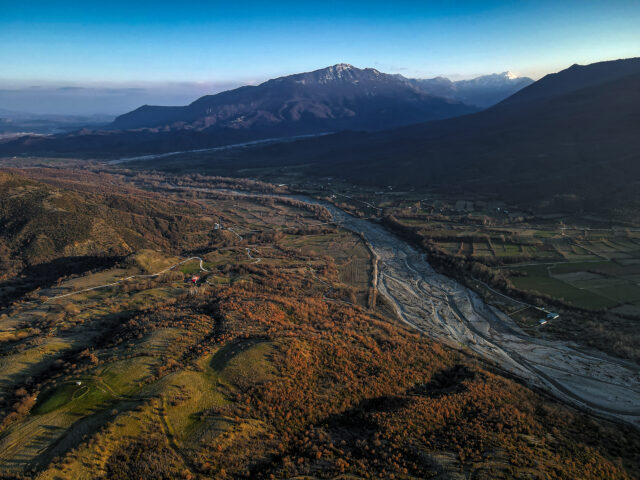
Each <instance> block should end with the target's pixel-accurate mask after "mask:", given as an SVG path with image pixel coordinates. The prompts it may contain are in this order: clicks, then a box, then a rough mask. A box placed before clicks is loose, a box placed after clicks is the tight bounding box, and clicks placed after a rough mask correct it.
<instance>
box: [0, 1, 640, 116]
mask: <svg viewBox="0 0 640 480" xmlns="http://www.w3.org/2000/svg"><path fill="white" fill-rule="evenodd" d="M638 25H640V0H638V1H634V0H627V1H616V0H608V1H598V0H580V1H570V0H567V1H564V0H558V1H545V0H539V1H527V0H523V1H486V2H464V1H459V2H454V1H403V0H396V1H390V0H387V1H384V2H382V1H377V0H371V1H368V2H361V1H348V0H343V1H333V0H325V1H322V2H304V1H298V2H282V1H277V0H276V1H272V2H268V1H264V2H255V1H242V0H236V1H234V2H227V1H224V2H223V1H208V2H201V1H184V0H183V1H181V2H167V1H161V0H158V1H144V2H136V1H133V0H131V1H120V0H113V1H109V2H106V1H105V2H97V1H96V2H87V1H82V2H79V1H55V0H51V1H47V2H44V1H43V2H35V1H28V0H22V1H7V0H0V65H2V73H0V88H4V89H5V90H6V89H14V90H15V89H20V88H24V87H31V86H39V87H42V86H43V85H45V86H47V87H50V86H52V85H53V86H56V85H57V86H69V85H72V86H85V87H90V88H94V87H95V88H103V87H108V88H110V89H112V88H130V87H131V86H136V87H139V88H146V89H151V90H153V89H156V90H157V92H156V93H158V95H164V96H165V97H166V100H168V101H171V98H173V97H171V96H172V95H174V96H175V101H176V102H180V101H182V98H183V96H184V97H185V98H186V97H187V96H188V95H190V92H192V93H193V94H194V95H195V94H196V93H197V92H198V91H200V90H206V91H219V90H221V89H225V88H229V87H230V86H234V85H240V84H245V83H256V82H259V81H262V80H265V79H267V78H272V77H274V76H279V75H286V74H290V73H295V72H300V71H308V70H313V69H316V68H322V67H324V66H327V65H332V64H335V63H340V62H345V63H351V64H353V65H356V66H359V67H367V66H371V67H375V68H378V69H379V70H382V71H385V72H390V73H401V74H403V75H406V76H411V77H422V78H425V77H433V76H436V75H446V76H449V77H452V78H467V77H472V76H477V75H481V74H485V73H493V72H501V71H505V70H512V71H515V72H518V73H520V74H524V75H529V76H532V77H534V78H538V77H540V76H542V75H544V74H545V73H548V72H552V71H557V70H560V69H562V68H565V67H567V66H569V65H571V64H573V63H591V62H594V61H598V60H605V59H612V58H621V57H631V56H638V55H640V33H638V32H639V31H640V28H639V27H638ZM151 90H150V91H151ZM156 90H154V91H156ZM172 92H173V93H172ZM176 92H181V93H176ZM176 95H177V96H176ZM181 95H182V96H181ZM195 96H197V95H195ZM3 98H4V97H2V95H1V94H0V108H1V107H4V108H7V106H6V105H3V104H2V101H3ZM5 103H6V102H5Z"/></svg>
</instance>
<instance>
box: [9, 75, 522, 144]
mask: <svg viewBox="0 0 640 480" xmlns="http://www.w3.org/2000/svg"><path fill="white" fill-rule="evenodd" d="M530 82H532V80H531V79H528V78H520V77H515V76H513V75H511V74H508V73H505V74H500V75H488V76H484V77H479V78H476V79H474V80H468V81H459V82H452V81H450V80H448V79H444V78H438V79H432V80H415V79H408V78H405V77H403V76H401V75H390V74H386V73H382V72H379V71H378V70H375V69H373V68H365V69H360V68H356V67H353V66H351V65H347V64H338V65H333V66H331V67H327V68H323V69H320V70H316V71H313V72H307V73H300V74H296V75H289V76H286V77H280V78H276V79H272V80H269V81H267V82H264V83H262V84H260V85H257V86H245V87H240V88H237V89H234V90H229V91H226V92H222V93H219V94H216V95H207V96H204V97H201V98H199V99H197V100H196V101H194V102H193V103H191V104H189V105H186V106H180V107H172V106H171V107H166V106H150V105H144V106H142V107H140V108H138V109H136V110H134V111H132V112H129V113H126V114H124V115H121V116H119V117H117V118H116V119H115V120H114V121H113V122H112V123H111V124H109V125H107V126H105V127H101V128H100V129H96V127H93V128H88V129H81V130H78V131H76V132H73V133H70V134H64V135H58V136H53V137H48V138H35V139H34V138H26V139H21V140H17V141H15V142H13V143H9V144H7V143H5V144H4V146H0V151H4V152H6V153H20V152H31V153H44V152H47V153H58V154H59V153H63V154H64V153H67V154H79V153H80V154H82V153H86V154H106V155H109V154H114V155H121V154H133V153H158V152H162V151H174V150H179V149H189V148H203V147H212V146H219V145H225V144H231V143H238V142H246V141H252V140H259V139H265V138H272V137H286V136H295V135H305V134H317V133H326V132H338V131H345V130H357V131H375V130H384V129H389V128H394V127H398V126H404V125H409V124H413V123H418V122H424V121H429V120H438V119H444V118H450V117H454V116H459V115H464V114H468V113H473V112H476V111H478V110H480V108H481V107H480V106H484V105H486V104H487V103H488V102H489V103H490V102H494V101H497V100H498V99H502V98H504V97H506V96H508V95H509V94H511V93H513V92H515V91H517V90H518V89H519V88H522V86H524V85H526V84H528V83H530ZM478 105H480V106H478Z"/></svg>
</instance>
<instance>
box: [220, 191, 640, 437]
mask: <svg viewBox="0 0 640 480" xmlns="http://www.w3.org/2000/svg"><path fill="white" fill-rule="evenodd" d="M226 192H227V193H229V192H230V191H229V190H226ZM238 193H239V194H241V195H244V196H269V195H263V194H253V195H252V194H247V192H238ZM292 197H293V198H295V199H297V200H302V201H305V202H308V203H315V204H320V205H323V206H324V207H325V208H327V209H328V210H329V211H330V212H331V213H332V215H333V217H334V221H335V223H337V224H339V225H341V226H343V227H344V228H346V229H348V230H351V231H353V232H356V233H361V234H362V235H363V236H364V238H365V239H366V241H367V242H368V243H369V244H370V245H371V249H372V250H373V251H374V252H375V254H376V255H377V257H378V282H377V283H378V289H379V291H380V293H381V294H383V295H385V297H387V298H388V299H389V300H390V301H391V303H392V307H393V309H394V310H395V311H396V313H397V314H398V316H399V317H400V318H401V319H402V320H403V321H404V322H405V323H407V324H408V325H410V326H411V327H413V328H415V329H416V330H419V331H420V332H422V333H424V334H426V335H427V336H429V337H431V338H434V339H436V340H438V341H440V342H443V343H445V344H448V345H450V346H453V347H455V348H460V346H461V345H463V346H465V347H466V348H468V349H469V350H471V351H473V352H474V353H476V354H477V355H479V356H481V357H483V358H485V359H487V360H489V361H491V362H493V363H495V364H497V365H498V366H500V367H501V368H503V369H505V370H507V371H509V372H511V373H513V374H515V375H517V376H519V377H521V378H523V379H525V380H526V381H528V382H529V383H531V384H532V385H534V386H536V387H539V388H542V389H544V390H546V391H548V392H550V393H552V394H553V395H555V396H556V397H557V398H559V399H560V400H563V401H565V402H567V403H570V404H573V405H574V406H577V407H579V408H581V409H584V410H587V411H590V412H591V413H594V414H596V415H600V416H606V417H609V418H614V419H616V420H620V421H624V422H626V423H630V424H633V425H635V426H638V427H640V366H638V365H637V364H634V363H632V362H629V361H625V360H622V359H617V358H614V357H611V356H608V355H606V354H604V353H601V352H598V351H595V350H593V351H592V350H589V349H587V348H585V347H581V346H578V345H575V344H573V343H569V342H564V341H555V340H544V339H539V338H534V337H531V336H529V335H527V334H526V333H525V332H524V331H522V330H521V329H520V328H519V327H518V326H517V325H516V324H515V322H514V321H513V320H512V319H511V318H509V317H508V316H507V315H505V314H504V313H502V312H500V311H498V310H497V309H495V308H494V307H491V306H489V305H487V304H485V303H484V302H483V301H482V300H481V298H480V297H479V296H478V295H477V294H476V293H475V292H473V291H471V290H469V289H468V288H466V287H464V286H463V285H461V284H459V283H458V282H456V281H455V280H453V279H451V278H449V277H446V276H445V275H442V274H439V273H437V272H435V270H433V268H432V267H431V266H430V265H429V263H428V262H427V260H426V256H425V255H424V254H423V253H420V252H418V251H417V250H416V249H414V248H413V247H412V246H410V245H409V244H408V243H406V242H405V241H404V240H402V239H400V238H399V237H397V236H396V235H394V234H393V233H391V232H389V231H387V230H385V229H384V228H383V227H381V226H380V225H378V224H375V223H373V222H371V221H369V220H366V219H361V218H356V217H353V216H351V215H349V214H347V213H346V212H344V211H342V210H340V209H339V208H336V207H335V206H334V205H332V204H330V203H327V202H323V201H318V200H315V199H312V198H309V197H306V196H292Z"/></svg>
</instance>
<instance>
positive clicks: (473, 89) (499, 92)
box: [407, 71, 533, 108]
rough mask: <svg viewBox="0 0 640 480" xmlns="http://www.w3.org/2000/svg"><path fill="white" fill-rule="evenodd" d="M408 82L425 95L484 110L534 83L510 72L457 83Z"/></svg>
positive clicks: (439, 79) (445, 80) (440, 80)
mask: <svg viewBox="0 0 640 480" xmlns="http://www.w3.org/2000/svg"><path fill="white" fill-rule="evenodd" d="M407 80H408V81H409V82H411V83H412V84H413V85H416V86H417V87H418V88H420V89H421V90H423V91H424V92H425V93H429V94H431V95H435V96H438V97H443V98H449V99H451V100H456V101H458V102H461V103H464V104H467V105H475V106H478V107H482V108H487V107H490V106H492V105H495V104H496V103H498V102H500V101H502V100H504V99H505V98H507V97H509V96H511V95H513V94H514V93H516V92H517V91H519V90H521V89H523V88H524V87H527V86H529V85H531V84H532V83H533V79H531V78H529V77H520V76H518V75H516V74H514V73H512V72H508V71H507V72H502V73H494V74H491V75H483V76H481V77H477V78H473V79H470V80H459V81H456V82H454V81H451V80H449V79H448V78H446V77H435V78H428V79H407Z"/></svg>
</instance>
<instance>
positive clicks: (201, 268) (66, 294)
mask: <svg viewBox="0 0 640 480" xmlns="http://www.w3.org/2000/svg"><path fill="white" fill-rule="evenodd" d="M191 260H199V261H200V270H201V271H203V272H209V270H207V269H206V268H204V266H203V261H204V260H203V259H202V258H200V257H189V258H187V259H185V260H182V261H180V262H178V263H174V264H173V265H171V266H170V267H167V268H165V269H164V270H161V271H159V272H157V273H151V274H148V275H130V276H128V277H125V278H122V279H120V280H118V281H116V282H112V283H105V284H104V285H97V286H95V287H90V288H83V289H82V290H77V291H75V292H70V293H65V294H63V295H56V296H54V297H49V298H47V299H46V300H45V302H48V301H49V300H55V299H56V298H64V297H70V296H72V295H78V294H79V293H85V292H90V291H92V290H100V289H102V288H107V287H114V286H116V285H119V284H121V283H122V282H126V281H127V280H132V279H134V278H154V277H159V276H160V275H162V274H163V273H167V272H168V271H170V270H173V269H174V268H176V267H178V266H180V265H182V264H184V263H187V262H190V261H191Z"/></svg>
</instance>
